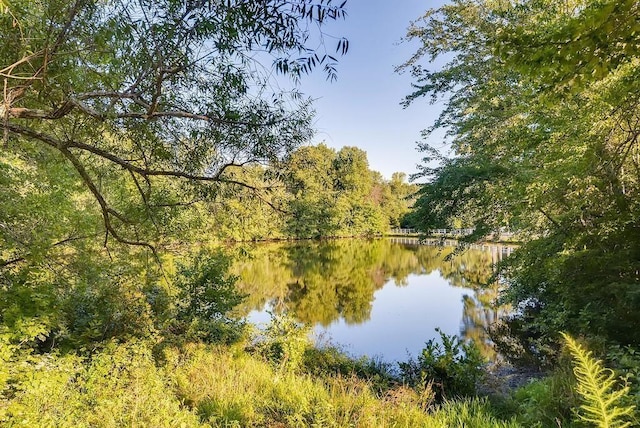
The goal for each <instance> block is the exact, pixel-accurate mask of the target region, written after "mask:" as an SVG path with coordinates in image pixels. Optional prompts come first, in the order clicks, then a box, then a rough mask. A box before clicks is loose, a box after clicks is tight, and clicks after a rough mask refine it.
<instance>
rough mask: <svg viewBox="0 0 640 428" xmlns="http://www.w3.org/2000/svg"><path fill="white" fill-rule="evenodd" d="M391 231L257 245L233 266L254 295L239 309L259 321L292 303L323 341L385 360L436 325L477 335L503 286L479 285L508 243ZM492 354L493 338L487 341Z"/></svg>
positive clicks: (492, 314)
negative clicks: (393, 236) (463, 242)
mask: <svg viewBox="0 0 640 428" xmlns="http://www.w3.org/2000/svg"><path fill="white" fill-rule="evenodd" d="M452 250H453V248H439V247H434V246H424V245H421V246H418V245H407V244H399V243H394V242H392V240H390V239H379V240H371V241H364V240H340V241H328V242H320V243H319V242H303V243H299V242H298V243H278V244H257V245H255V246H250V247H243V249H242V252H243V253H245V252H246V253H247V254H248V255H249V256H248V257H246V258H245V259H244V260H242V261H240V262H238V263H237V264H236V266H235V267H234V268H235V270H236V274H238V275H239V276H240V281H239V283H240V284H239V286H240V288H241V290H242V291H243V292H245V293H247V294H249V297H248V299H247V301H246V302H245V303H244V304H243V306H241V307H240V308H239V312H240V315H246V316H248V319H249V320H250V321H252V322H254V323H265V322H268V321H269V319H270V316H269V314H268V313H267V311H275V312H279V311H283V310H287V311H289V312H290V313H293V314H294V316H295V317H296V318H297V319H299V320H300V321H302V322H307V323H311V324H313V325H314V326H315V331H316V333H317V335H318V336H319V337H320V338H321V340H323V341H326V340H327V339H328V340H329V341H330V342H331V343H334V344H337V345H340V346H341V347H343V348H344V349H345V350H346V351H347V352H349V353H350V354H352V355H368V356H370V357H374V356H375V357H379V358H380V359H382V360H385V361H399V360H406V359H407V357H408V355H412V356H416V355H417V354H418V353H419V352H420V350H421V349H422V348H423V347H424V343H425V342H426V341H427V340H429V339H431V338H433V337H436V336H438V335H437V333H436V331H435V329H436V328H437V327H439V328H440V329H441V330H442V331H443V332H445V333H447V334H458V335H461V336H463V337H466V338H471V339H475V340H476V341H478V342H484V341H486V333H485V328H486V324H487V323H489V322H491V321H493V320H494V319H495V318H496V317H498V316H499V312H500V311H499V310H498V309H496V308H494V307H493V306H492V304H491V303H492V301H493V299H494V298H495V296H496V292H497V286H496V285H495V284H494V285H493V286H490V287H488V288H486V287H481V285H482V284H486V283H487V282H488V280H489V277H490V276H491V269H492V265H493V263H495V262H496V261H498V260H499V259H500V258H501V257H502V252H501V249H499V248H498V249H496V248H494V249H493V251H491V250H488V251H487V250H485V251H483V250H478V249H474V250H468V251H466V252H465V253H464V254H462V255H460V256H456V257H453V258H451V259H450V260H445V258H446V256H447V255H448V254H449V253H451V251H452ZM484 348H485V349H484V352H485V353H486V354H487V356H488V357H491V356H492V351H491V349H490V348H489V347H487V346H484Z"/></svg>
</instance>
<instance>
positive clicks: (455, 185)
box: [401, 0, 640, 350]
mask: <svg viewBox="0 0 640 428" xmlns="http://www.w3.org/2000/svg"><path fill="white" fill-rule="evenodd" d="M639 13H640V10H639V8H638V3H637V2H635V1H618V0H603V1H593V0H574V1H564V0H562V1H561V0H544V1H537V0H536V1H533V0H531V1H518V2H511V1H493V0H486V1H471V0H455V1H452V2H451V3H450V4H447V5H445V6H443V7H441V8H440V9H437V10H431V11H429V12H427V14H426V15H425V16H424V17H422V18H421V19H420V20H418V21H416V22H415V23H413V24H412V26H411V27H410V29H409V32H408V38H409V39H417V40H419V41H420V43H421V47H420V48H419V50H418V52H417V53H416V55H415V56H414V57H413V58H411V59H410V60H409V61H407V63H405V64H404V65H403V66H402V67H401V70H405V71H409V72H410V73H411V74H412V75H413V76H414V77H415V79H416V83H415V90H414V92H413V93H412V94H410V95H409V96H408V97H407V100H406V102H407V103H410V102H413V101H414V100H416V99H418V98H419V97H422V96H430V97H431V99H432V100H437V99H439V98H440V97H448V101H447V103H446V107H445V109H444V111H443V113H442V114H441V116H440V118H439V119H438V120H437V121H436V123H435V124H434V125H433V126H432V128H431V129H430V130H433V129H436V128H442V129H446V131H447V138H448V142H449V143H450V144H451V147H452V151H453V156H451V157H447V156H445V155H443V154H441V153H438V152H436V151H434V150H433V149H431V148H430V147H429V146H427V145H426V144H423V145H422V146H421V149H422V150H423V152H425V153H426V157H425V160H424V166H423V169H422V171H421V173H420V174H419V177H421V178H422V179H425V180H426V183H427V184H426V185H425V186H424V187H423V188H422V190H421V195H420V198H419V201H418V203H417V206H418V212H419V218H420V219H421V220H420V221H421V225H422V227H424V228H432V227H439V226H444V225H449V224H452V222H453V221H454V220H457V221H464V222H466V223H467V225H473V226H475V233H474V234H473V235H472V236H470V237H469V239H471V240H473V239H481V238H482V237H483V236H485V235H486V234H487V233H488V232H490V231H492V230H496V229H499V228H501V227H510V228H512V229H514V230H516V231H518V232H519V233H520V236H521V237H522V238H523V240H524V241H525V245H524V246H523V247H522V248H521V249H520V250H519V251H518V255H517V256H516V257H515V258H514V259H513V260H512V261H511V263H509V264H507V265H505V266H504V267H503V274H505V277H506V278H508V284H509V286H510V287H509V291H508V292H507V293H508V298H509V299H510V300H511V301H512V302H513V303H515V304H516V305H517V307H519V308H521V311H519V313H518V315H517V316H516V318H525V319H528V320H529V324H528V325H529V326H530V327H531V325H533V327H531V330H529V333H531V334H529V339H535V338H536V337H552V336H554V335H555V333H556V332H557V331H559V330H563V329H564V330H567V331H571V332H574V333H578V334H580V333H584V334H588V335H599V336H601V337H605V338H607V339H611V340H615V341H620V342H622V343H634V344H638V343H640V336H638V334H637V331H632V330H633V326H634V325H637V324H638V322H639V321H640V319H638V318H637V316H638V314H639V313H640V312H639V311H638V310H637V309H638V308H639V307H640V300H638V297H639V296H640V294H639V293H638V290H640V289H639V288H638V286H639V285H640V284H639V282H640V277H639V276H638V271H639V267H640V266H639V265H638V260H639V259H638V256H637V255H638V251H639V250H640V242H639V241H638V239H637V237H638V236H640V235H639V234H638V233H637V232H638V228H639V227H640V218H639V217H638V212H639V211H638V203H639V202H640V193H639V192H640V186H639V181H638V178H639V175H638V172H639V171H640V163H639V160H640V158H639V157H638V156H639V147H638V135H640V134H639V133H638V131H639V128H638V120H637V119H638V111H637V106H638V102H639V101H640V98H639V94H640V91H639V90H638V89H639V88H638V82H639V80H638V73H640V68H639V67H638V54H639V52H638V37H639V35H640V26H639V24H638V22H639V21H638V15H639ZM437 57H441V58H443V59H445V61H447V62H446V65H445V66H444V67H443V68H442V69H439V70H430V69H428V68H425V67H424V65H423V60H424V59H427V60H433V59H435V58H437ZM430 130H427V132H429V131H430ZM434 160H439V161H440V163H439V164H438V165H437V166H433V162H432V161H434ZM528 328H529V327H528ZM532 332H533V333H532ZM534 348H535V346H534ZM537 349H538V350H539V349H540V347H537Z"/></svg>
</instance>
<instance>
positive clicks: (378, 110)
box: [300, 0, 445, 178]
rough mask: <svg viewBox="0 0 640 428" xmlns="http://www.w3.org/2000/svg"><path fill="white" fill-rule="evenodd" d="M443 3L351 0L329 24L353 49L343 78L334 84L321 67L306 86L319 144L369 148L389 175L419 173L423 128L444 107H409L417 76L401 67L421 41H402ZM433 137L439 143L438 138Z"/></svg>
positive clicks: (341, 69)
mask: <svg viewBox="0 0 640 428" xmlns="http://www.w3.org/2000/svg"><path fill="white" fill-rule="evenodd" d="M444 1H445V0H393V1H392V0H348V2H347V6H346V7H347V11H348V17H347V19H346V20H345V21H338V22H337V23H336V24H332V25H330V26H329V27H328V29H327V31H328V32H329V33H331V34H333V35H336V36H345V37H347V38H348V39H349V52H348V53H347V55H346V56H344V57H340V58H339V65H338V80H337V81H336V82H333V83H331V82H328V81H326V80H325V76H324V75H323V73H322V70H316V72H315V73H313V74H312V75H311V76H307V77H305V78H303V79H302V83H301V87H300V89H301V90H302V92H304V93H305V94H307V95H310V96H311V97H313V98H314V99H316V102H315V109H316V112H317V117H316V128H317V129H318V133H317V135H316V137H315V139H314V143H319V142H322V141H324V142H326V144H327V145H328V146H330V147H334V148H336V149H339V148H341V147H343V146H356V147H359V148H361V149H363V150H365V151H366V152H367V154H368V158H369V165H370V168H371V169H373V170H376V171H379V172H381V173H382V175H383V176H385V177H386V178H390V176H391V174H392V173H393V172H395V171H401V172H406V173H408V174H411V173H413V172H415V170H416V168H415V167H416V164H418V163H420V160H421V158H422V155H421V153H419V152H418V151H417V150H416V147H417V145H416V143H417V141H419V140H420V138H421V137H420V131H421V130H423V129H425V128H427V127H428V126H429V125H431V124H432V123H433V121H434V120H435V118H436V117H437V115H438V113H439V111H440V109H441V108H442V105H441V104H440V105H439V104H435V105H430V104H429V100H428V99H427V98H424V99H420V100H417V101H415V102H414V104H413V105H411V106H410V107H409V108H406V109H404V108H402V107H401V106H400V102H401V101H402V99H403V97H405V96H406V95H407V94H409V93H410V92H411V82H412V79H411V77H410V76H409V75H408V74H404V75H400V74H398V73H396V72H395V71H394V68H395V67H396V66H397V65H400V64H402V63H403V62H404V61H405V60H407V59H408V58H409V57H410V56H411V55H412V54H413V53H414V52H415V50H416V48H417V46H418V45H417V44H416V43H413V44H409V43H406V42H405V43H400V41H401V38H402V37H403V36H404V35H405V33H406V29H407V27H408V26H409V23H410V22H411V21H412V20H415V19H417V18H419V17H420V16H421V15H422V14H424V12H425V11H426V10H427V9H429V8H433V7H438V6H440V5H442V4H443V3H444ZM327 44H329V43H328V42H327ZM429 142H430V143H431V144H433V145H435V146H439V145H440V141H438V138H431V139H430V141H429Z"/></svg>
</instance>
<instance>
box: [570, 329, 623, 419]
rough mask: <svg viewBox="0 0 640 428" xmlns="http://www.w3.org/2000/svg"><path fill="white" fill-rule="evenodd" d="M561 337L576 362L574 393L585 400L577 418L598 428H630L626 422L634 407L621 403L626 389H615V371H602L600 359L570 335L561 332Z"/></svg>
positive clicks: (603, 369) (604, 369)
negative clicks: (576, 383)
mask: <svg viewBox="0 0 640 428" xmlns="http://www.w3.org/2000/svg"><path fill="white" fill-rule="evenodd" d="M562 336H563V337H564V339H565V341H566V343H567V346H568V347H569V351H571V355H572V356H573V359H574V362H575V367H574V369H573V372H574V373H575V375H576V379H577V380H578V386H577V387H576V390H577V392H578V394H580V395H581V396H582V398H583V400H584V404H582V405H581V406H580V408H581V409H582V412H581V413H579V414H578V416H579V417H580V419H582V420H583V421H586V422H591V423H593V424H595V425H596V426H597V427H599V428H614V427H615V428H624V427H628V426H631V422H628V420H627V419H628V418H629V417H630V416H631V415H632V412H633V408H634V407H633V406H624V405H622V404H621V402H622V400H623V399H624V398H625V397H626V396H627V394H628V392H629V387H628V386H625V387H624V388H621V389H617V390H616V389H614V387H615V386H616V383H617V381H616V377H615V374H614V372H613V371H612V370H610V369H607V368H604V367H603V366H602V362H601V361H600V360H596V359H594V358H593V357H592V356H591V351H587V350H585V349H584V348H583V347H582V346H580V344H578V342H576V341H575V340H574V339H573V338H571V337H570V336H569V335H567V334H565V333H562Z"/></svg>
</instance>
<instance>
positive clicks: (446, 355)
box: [399, 329, 484, 401]
mask: <svg viewBox="0 0 640 428" xmlns="http://www.w3.org/2000/svg"><path fill="white" fill-rule="evenodd" d="M436 331H437V332H438V333H439V334H440V342H441V343H439V342H438V341H436V340H435V339H431V340H429V341H428V342H427V343H426V347H425V348H424V349H423V350H422V353H421V354H420V355H419V356H418V361H417V362H416V361H413V360H409V361H408V362H406V363H399V366H400V372H401V375H402V377H403V378H404V380H405V382H407V383H408V384H409V385H411V386H413V387H414V388H416V389H418V390H419V391H420V390H422V389H424V388H427V387H431V388H433V389H434V392H435V394H436V398H437V400H438V401H442V400H443V399H445V398H451V397H456V396H470V395H473V394H474V393H475V391H476V383H477V381H478V379H479V377H480V374H481V373H482V370H481V366H482V364H483V362H484V361H483V359H482V356H481V354H480V351H479V350H478V348H477V347H476V346H475V345H474V344H473V342H469V343H465V342H463V341H461V340H460V339H459V338H458V337H457V336H455V335H452V336H448V335H446V334H445V333H443V332H442V331H441V330H440V329H436Z"/></svg>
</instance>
